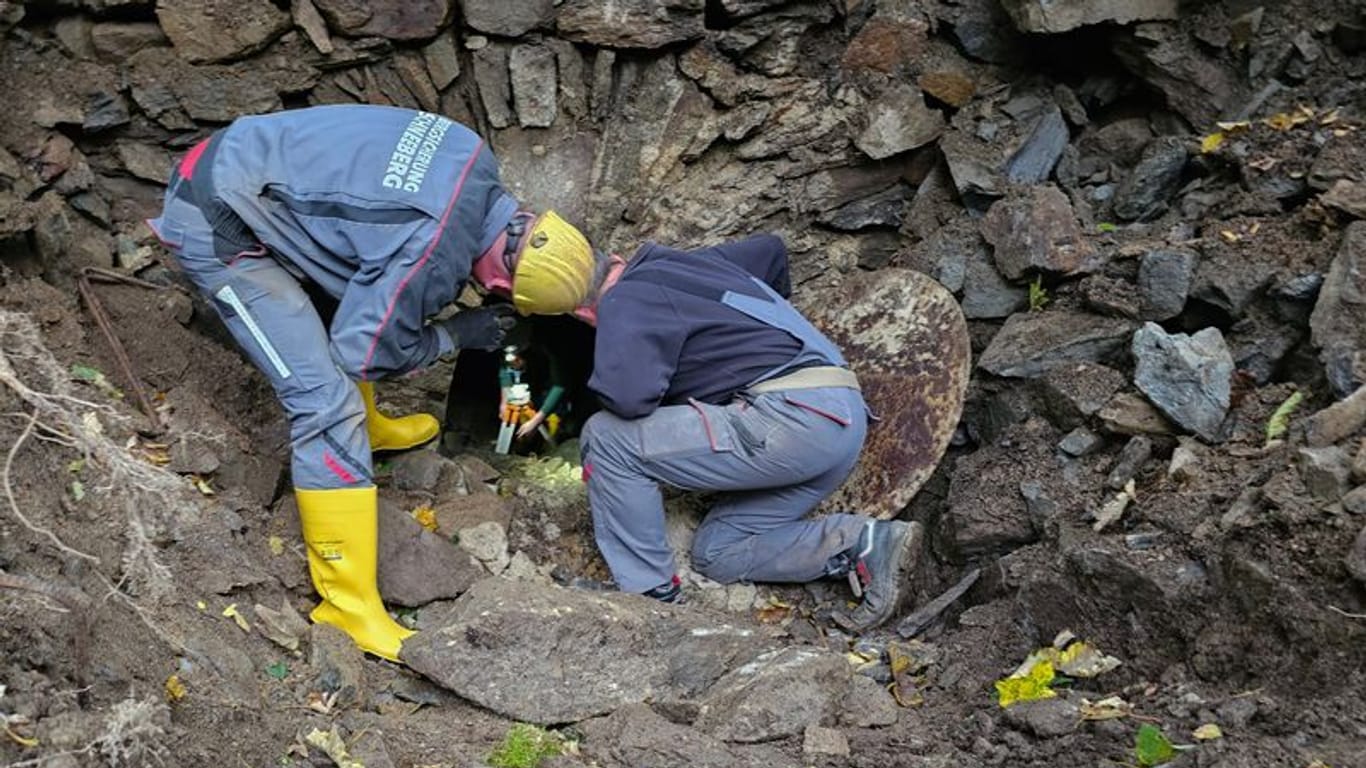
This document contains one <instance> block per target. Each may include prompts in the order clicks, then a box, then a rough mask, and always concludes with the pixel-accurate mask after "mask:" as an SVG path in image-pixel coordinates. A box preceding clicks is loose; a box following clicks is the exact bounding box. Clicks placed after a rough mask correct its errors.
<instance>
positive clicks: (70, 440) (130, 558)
mask: <svg viewBox="0 0 1366 768" xmlns="http://www.w3.org/2000/svg"><path fill="white" fill-rule="evenodd" d="M0 384H3V385H5V386H6V387H7V388H9V389H10V390H11V391H12V392H14V394H15V395H17V396H18V397H19V398H20V399H21V400H22V401H23V402H24V403H25V404H26V405H27V406H28V408H29V409H30V411H29V413H28V414H26V419H27V425H26V426H25V428H24V430H23V432H22V433H21V434H20V436H19V437H18V439H17V440H16V441H15V442H14V444H13V445H12V446H11V448H10V451H9V453H8V455H7V456H6V460H5V464H4V468H3V471H0V486H2V487H3V490H4V493H5V497H6V500H7V501H8V506H9V509H10V513H11V515H13V517H14V518H15V519H16V520H18V521H19V523H20V524H22V525H23V526H24V527H25V528H27V529H28V530H30V531H32V532H34V533H35V534H38V535H39V536H42V537H43V538H45V539H46V540H47V541H48V542H49V543H51V544H52V545H53V546H55V547H56V548H57V549H58V550H60V551H62V552H63V553H65V554H68V555H73V556H77V557H82V558H84V559H88V560H97V558H96V557H95V556H93V555H90V554H88V553H85V552H82V551H80V550H78V549H76V548H74V547H72V546H70V545H68V544H66V543H65V542H63V541H62V540H61V539H59V538H58V537H57V535H56V534H54V533H53V532H52V530H51V529H50V527H46V526H43V525H41V524H39V523H38V522H36V521H34V520H32V519H30V518H29V517H28V516H27V515H25V513H24V511H23V509H22V508H21V505H20V504H19V502H18V500H17V499H16V498H15V496H14V490H13V485H12V482H11V479H12V478H11V469H12V467H13V463H14V457H15V455H16V454H17V453H18V452H19V451H20V449H21V448H22V447H23V445H24V443H25V442H26V441H27V440H28V439H29V437H31V436H35V435H36V436H38V437H40V438H42V439H44V440H48V441H51V442H56V443H59V444H61V445H65V446H67V447H69V448H71V449H73V450H75V451H77V452H79V453H80V455H81V457H82V458H84V459H85V462H86V467H87V468H88V469H90V470H92V471H93V472H94V473H95V474H96V477H97V484H96V486H95V488H94V489H93V490H94V491H96V492H101V493H103V494H106V497H107V498H109V499H110V501H111V503H112V504H114V505H116V506H118V507H122V508H123V510H124V513H125V516H126V525H125V526H124V539H125V547H124V553H123V558H122V562H121V564H120V565H121V570H122V574H123V576H122V579H121V581H120V584H121V585H122V586H123V587H124V588H125V589H127V590H129V591H130V592H133V593H134V594H151V595H157V594H161V593H163V592H165V591H168V590H169V589H170V578H169V572H168V570H167V569H166V567H165V566H164V565H163V564H162V563H161V562H160V561H159V560H158V558H157V550H156V546H155V545H154V544H153V541H154V540H155V539H157V538H158V537H160V536H161V535H162V534H163V533H164V532H165V529H166V527H167V526H168V525H169V524H170V522H171V510H173V509H174V508H175V501H174V500H175V499H176V498H177V497H179V496H181V495H182V494H184V493H185V491H186V489H185V484H184V482H182V481H181V479H180V478H179V477H177V476H176V475H174V474H172V473H170V472H168V471H166V470H164V469H162V468H160V467H156V466H153V465H151V464H148V463H146V462H144V461H142V460H140V459H138V458H137V457H135V456H133V455H132V454H131V453H130V452H129V451H128V450H127V449H126V448H125V447H124V446H122V445H120V444H118V443H116V442H114V441H113V440H111V439H110V438H109V436H108V435H107V434H106V431H105V430H106V425H109V426H113V425H116V424H120V423H122V422H125V421H126V420H127V417H126V416H124V415H122V414H120V413H119V412H118V411H116V410H115V409H114V408H112V407H111V406H109V405H107V404H104V403H98V402H92V401H90V400H86V399H84V398H81V397H78V396H77V393H76V390H75V389H74V387H73V386H72V384H71V381H70V378H69V377H68V375H67V373H66V371H65V370H63V368H62V366H61V365H60V364H59V363H58V362H57V360H56V358H54V357H53V356H52V353H51V352H49V351H48V349H47V347H46V346H44V344H43V341H42V337H41V336H40V335H39V332H38V329H37V327H36V326H35V325H34V323H33V321H32V319H30V318H29V316H28V315H26V314H23V313H20V312H11V311H6V310H0Z"/></svg>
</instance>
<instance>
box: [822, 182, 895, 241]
mask: <svg viewBox="0 0 1366 768" xmlns="http://www.w3.org/2000/svg"><path fill="white" fill-rule="evenodd" d="M909 197H910V190H909V189H908V188H907V187H906V186H905V185H902V184H897V185H894V186H891V187H888V188H887V189H885V190H883V191H881V192H878V193H875V194H873V195H869V196H868V197H865V198H862V199H859V200H851V201H850V202H848V203H845V204H844V205H842V206H840V207H838V208H835V209H834V210H831V211H827V212H825V213H822V214H821V215H820V216H818V217H817V218H816V220H817V221H819V222H820V223H821V224H824V225H826V226H828V227H830V228H832V229H838V230H840V231H843V232H856V231H858V230H860V229H866V228H868V227H892V228H896V227H900V226H901V222H902V219H903V217H904V215H905V212H906V202H907V200H908V198H909Z"/></svg>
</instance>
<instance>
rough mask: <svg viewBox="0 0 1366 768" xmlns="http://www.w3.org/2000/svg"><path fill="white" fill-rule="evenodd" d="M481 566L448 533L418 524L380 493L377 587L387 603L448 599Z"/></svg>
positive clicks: (461, 590) (481, 572)
mask: <svg viewBox="0 0 1366 768" xmlns="http://www.w3.org/2000/svg"><path fill="white" fill-rule="evenodd" d="M485 575H486V572H485V571H484V569H483V568H481V567H480V566H479V565H478V564H477V563H476V562H474V560H472V559H471V558H470V556H469V555H468V554H467V553H465V552H464V551H462V550H460V549H458V548H457V547H456V546H455V545H454V544H452V543H451V542H450V541H449V540H448V539H445V538H442V537H440V536H437V535H436V534H434V533H432V532H431V531H429V530H427V529H426V528H423V527H422V525H421V524H420V523H418V522H417V521H416V520H414V519H413V517H412V515H409V514H408V513H407V512H405V511H403V510H402V509H400V508H398V507H396V506H394V505H392V504H390V503H388V502H387V501H386V500H383V499H381V501H380V504H379V578H378V583H379V592H380V594H381V595H382V596H383V597H384V599H385V600H387V601H388V602H390V603H396V604H398V605H406V606H410V607H417V606H420V605H426V604H427V603H430V602H432V601H433V600H448V599H451V598H453V597H457V596H459V595H461V594H463V593H464V592H465V590H467V589H469V587H470V585H471V584H473V583H474V582H475V581H476V580H478V579H481V578H483V577H484V576H485Z"/></svg>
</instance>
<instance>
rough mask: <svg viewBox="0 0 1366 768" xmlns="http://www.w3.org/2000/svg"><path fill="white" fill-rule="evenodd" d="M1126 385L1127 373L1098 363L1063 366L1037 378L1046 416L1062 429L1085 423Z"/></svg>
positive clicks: (1074, 427) (1073, 427) (1070, 428)
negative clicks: (1125, 376) (1125, 374)
mask: <svg viewBox="0 0 1366 768" xmlns="http://www.w3.org/2000/svg"><path fill="white" fill-rule="evenodd" d="M1126 383H1128V382H1127V381H1126V380H1125V378H1124V374H1122V373H1120V372H1119V371H1116V370H1115V369H1113V368H1106V367H1105V366H1103V365H1097V364H1095V363H1075V364H1070V365H1060V366H1057V367H1055V368H1052V369H1049V370H1048V371H1047V372H1045V373H1044V374H1043V375H1042V376H1040V377H1039V378H1038V379H1037V387H1038V392H1039V395H1040V397H1039V399H1040V400H1041V401H1042V402H1043V406H1044V413H1045V414H1047V416H1048V420H1049V421H1050V422H1052V424H1053V426H1055V427H1057V428H1058V429H1060V430H1072V429H1076V428H1077V427H1079V426H1082V425H1083V424H1085V423H1086V420H1087V419H1088V418H1090V417H1091V416H1092V415H1093V414H1095V413H1096V412H1098V411H1099V410H1100V409H1101V408H1103V407H1104V406H1105V404H1106V403H1107V402H1109V400H1110V398H1111V397H1113V396H1114V394H1115V393H1116V392H1118V391H1119V390H1121V389H1123V388H1124V385H1125V384H1126Z"/></svg>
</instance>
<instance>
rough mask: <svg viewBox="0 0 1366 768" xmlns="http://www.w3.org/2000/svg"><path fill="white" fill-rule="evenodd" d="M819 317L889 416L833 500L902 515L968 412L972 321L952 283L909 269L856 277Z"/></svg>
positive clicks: (845, 506) (878, 411)
mask: <svg viewBox="0 0 1366 768" xmlns="http://www.w3.org/2000/svg"><path fill="white" fill-rule="evenodd" d="M811 319H812V322H814V323H815V324H816V325H817V326H819V327H820V329H821V330H822V331H824V332H825V333H826V334H827V335H828V336H829V337H830V338H831V340H832V341H834V342H835V343H836V344H838V345H839V346H840V349H842V350H843V351H844V355H845V357H846V358H848V360H849V363H850V365H851V366H852V367H853V369H854V371H855V372H857V373H858V376H859V382H860V383H861V385H862V387H863V395H864V399H865V400H866V401H867V402H868V407H869V408H870V409H872V411H873V414H874V415H875V416H877V417H878V418H879V419H880V420H879V421H875V422H873V423H871V424H870V425H869V428H868V440H867V442H866V443H865V444H864V448H863V454H862V456H861V457H860V458H859V463H858V466H857V467H855V468H854V471H853V473H852V474H851V475H850V476H849V479H848V480H847V481H845V483H844V485H843V486H842V487H841V488H840V489H839V491H837V492H836V493H835V495H834V496H832V497H831V499H830V500H829V501H828V502H827V503H826V504H825V505H823V506H824V508H826V509H830V510H832V511H835V510H847V511H851V512H862V513H865V514H869V515H874V516H876V517H879V518H884V519H886V518H889V517H893V516H895V515H896V514H897V513H898V512H900V511H901V509H902V508H904V507H905V506H906V504H908V503H909V502H910V500H911V499H912V498H913V497H914V496H915V494H916V493H917V492H918V491H919V490H920V487H921V486H922V485H924V484H925V481H926V480H928V479H929V477H930V475H931V474H932V473H933V472H934V469H935V467H936V466H937V465H938V464H939V460H940V459H941V458H943V456H944V451H945V450H946V449H947V448H948V445H949V439H950V438H951V437H952V436H953V431H954V429H955V428H957V426H958V420H959V418H960V417H961V416H962V412H963V399H964V396H965V395H966V393H967V388H968V376H969V373H970V371H971V357H972V352H971V347H970V345H969V340H968V327H967V321H966V320H964V319H963V313H962V310H961V309H959V306H958V302H956V301H955V300H954V298H953V295H952V294H950V293H949V292H948V291H947V290H946V289H945V288H944V287H943V286H941V285H940V284H939V283H937V282H935V281H934V280H932V279H930V278H929V277H928V276H926V275H923V274H921V273H919V272H915V271H912V270H909V269H895V268H893V269H883V270H879V271H877V272H863V273H859V274H857V275H854V276H852V277H850V278H849V279H848V280H846V281H845V282H844V283H842V284H841V285H840V286H839V287H837V288H835V289H833V290H831V291H830V292H829V293H827V294H826V295H825V296H823V297H822V301H821V304H820V307H819V308H817V309H816V310H815V311H813V312H812V313H811Z"/></svg>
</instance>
